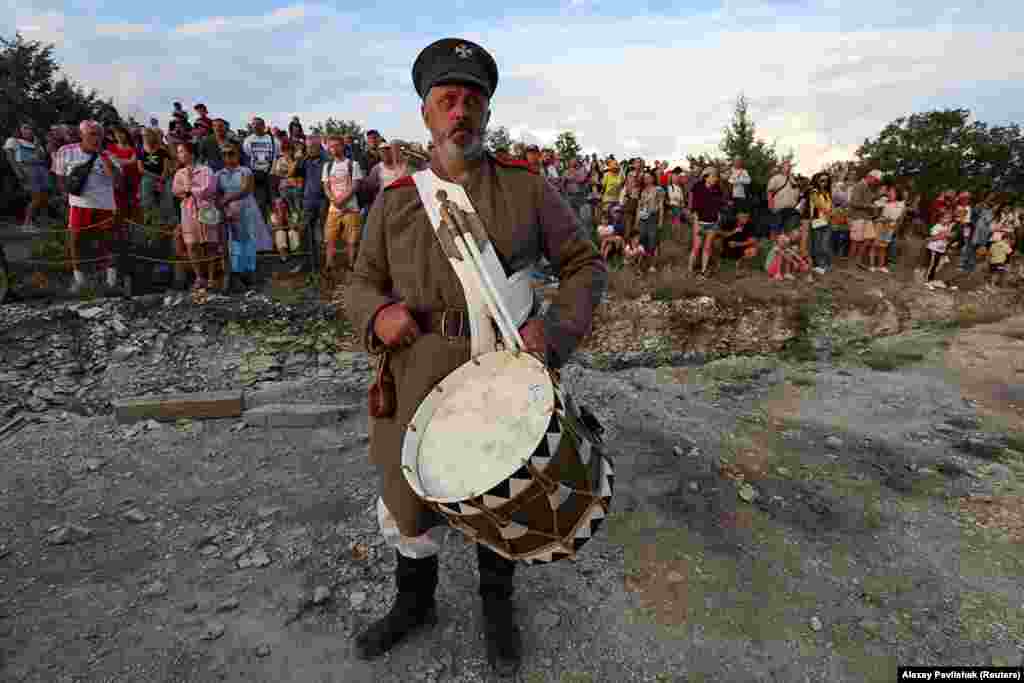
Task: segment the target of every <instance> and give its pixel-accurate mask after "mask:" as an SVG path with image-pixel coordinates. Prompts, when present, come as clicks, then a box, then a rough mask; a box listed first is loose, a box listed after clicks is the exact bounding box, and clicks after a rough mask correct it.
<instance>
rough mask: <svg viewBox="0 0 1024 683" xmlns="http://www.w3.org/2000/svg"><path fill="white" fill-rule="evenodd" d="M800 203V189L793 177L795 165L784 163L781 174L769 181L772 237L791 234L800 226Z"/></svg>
mask: <svg viewBox="0 0 1024 683" xmlns="http://www.w3.org/2000/svg"><path fill="white" fill-rule="evenodd" d="M799 201H800V188H799V187H798V186H797V184H796V178H794V177H793V165H792V164H790V163H789V162H788V161H785V162H783V163H782V168H781V169H780V171H779V173H776V174H775V175H773V176H772V178H771V180H769V181H768V206H769V208H770V209H771V212H772V217H773V220H772V236H773V237H774V236H775V235H777V234H778V233H779V232H790V231H791V230H794V229H795V228H797V227H799V226H800V212H799V211H797V210H796V205H797V202H799Z"/></svg>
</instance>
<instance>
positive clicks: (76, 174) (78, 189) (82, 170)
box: [64, 152, 100, 197]
mask: <svg viewBox="0 0 1024 683" xmlns="http://www.w3.org/2000/svg"><path fill="white" fill-rule="evenodd" d="M99 156H100V155H99V152H94V153H93V154H92V155H91V156H90V157H89V160H88V161H85V162H83V163H81V164H78V165H77V166H75V167H74V168H73V169H71V172H70V173H68V175H67V180H66V181H65V183H64V186H65V187H66V188H67V191H68V194H73V195H75V196H76V197H80V196H82V193H83V192H85V185H86V183H87V182H88V181H89V174H90V173H92V167H93V166H94V165H95V164H96V159H98V158H99Z"/></svg>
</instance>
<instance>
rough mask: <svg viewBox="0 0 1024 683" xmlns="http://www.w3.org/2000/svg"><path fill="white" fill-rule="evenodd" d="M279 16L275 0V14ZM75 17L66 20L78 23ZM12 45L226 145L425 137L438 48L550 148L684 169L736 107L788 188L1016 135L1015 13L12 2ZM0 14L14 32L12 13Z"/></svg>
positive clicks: (729, 0) (1009, 8)
mask: <svg viewBox="0 0 1024 683" xmlns="http://www.w3.org/2000/svg"><path fill="white" fill-rule="evenodd" d="M285 1H286V2H287V0H285ZM72 5H74V9H72ZM13 8H14V12H13V16H14V27H10V28H8V29H4V34H5V35H9V34H10V33H11V32H12V31H13V29H17V30H19V31H21V32H22V34H23V35H24V36H25V37H26V38H28V39H37V40H43V41H47V42H52V43H55V44H56V45H57V54H58V56H59V58H60V59H61V60H62V62H63V63H64V65H65V70H66V71H67V72H68V73H69V74H70V75H71V76H72V77H73V78H75V79H77V80H79V81H80V82H82V83H84V84H86V85H87V86H89V87H95V88H98V89H99V90H101V91H102V92H103V93H105V94H109V95H111V96H113V97H114V100H115V103H116V104H117V105H118V106H119V107H120V108H121V110H122V112H127V113H133V114H135V115H136V117H137V118H141V116H143V115H144V116H146V118H148V117H149V116H150V115H153V116H157V117H158V118H159V119H160V121H161V124H162V125H166V121H167V118H168V115H169V113H170V110H171V102H172V101H175V100H178V101H181V102H182V103H183V104H184V105H185V106H186V108H188V109H191V106H192V104H194V103H195V102H197V101H203V102H205V103H206V104H207V105H208V106H209V107H210V111H211V113H212V114H213V115H214V116H224V117H225V118H227V119H228V120H229V121H230V122H231V123H232V125H233V126H235V127H238V126H239V125H241V124H242V122H243V121H244V120H247V119H248V118H250V117H251V116H253V115H256V114H260V115H263V116H264V117H265V118H267V119H268V120H269V121H271V122H272V123H274V124H278V125H282V126H283V125H284V124H286V123H287V122H288V120H289V119H290V117H291V116H292V115H295V114H297V115H298V116H300V117H301V119H302V120H303V121H304V122H313V121H318V120H322V119H324V118H326V117H328V116H335V117H341V118H346V119H348V118H354V119H356V120H358V121H360V122H362V123H363V124H364V125H365V126H369V127H374V128H378V129H380V130H381V131H382V132H383V133H384V135H385V137H392V136H393V137H401V138H405V139H412V140H420V141H423V140H425V139H426V131H425V129H424V127H423V124H422V122H421V120H420V118H419V113H418V112H419V103H418V101H417V98H416V95H415V91H414V90H413V87H412V84H411V79H410V69H411V65H412V62H413V61H414V60H415V58H416V55H417V54H418V52H419V51H420V50H421V49H422V48H423V47H424V46H426V45H427V44H429V43H430V42H432V41H433V40H436V39H438V38H441V37H448V36H459V37H464V38H468V39H470V40H473V41H476V42H479V43H481V44H482V45H484V46H485V47H487V48H488V49H489V50H490V51H491V52H492V54H493V55H494V56H495V59H496V60H497V62H498V66H499V69H500V71H501V78H500V83H499V86H498V91H497V93H496V94H495V98H494V100H493V102H492V106H493V109H494V114H493V118H492V124H493V125H504V126H507V127H508V128H509V129H510V130H511V131H512V133H513V135H514V136H516V137H518V138H521V139H526V140H529V141H535V142H538V143H550V142H552V141H553V140H554V138H555V137H556V135H557V134H558V132H559V131H562V130H573V131H575V133H576V135H577V138H578V139H579V140H580V142H581V144H582V145H583V147H584V149H585V150H587V151H596V152H599V153H601V154H608V153H614V154H616V155H617V156H620V157H621V156H623V155H642V156H645V157H647V158H668V159H678V158H681V157H683V156H685V155H686V154H688V153H696V152H701V151H714V149H715V147H716V146H717V143H718V141H719V140H720V138H721V129H722V127H723V126H724V125H726V124H727V123H728V120H729V118H730V115H731V111H732V106H733V102H734V100H735V98H736V96H737V95H738V94H739V93H740V92H743V93H745V94H746V96H747V97H748V99H749V100H750V103H751V111H752V114H753V116H754V118H755V121H756V122H757V124H758V129H759V133H760V134H761V135H762V136H763V137H765V138H766V139H768V140H770V141H772V140H773V141H776V142H777V143H778V145H779V147H780V149H782V150H789V149H792V150H794V151H795V153H796V155H797V162H798V164H799V167H800V169H801V170H802V171H805V172H813V171H815V170H817V169H818V168H819V167H820V166H821V165H822V164H824V163H827V162H828V161H831V160H834V159H843V158H849V157H850V156H851V155H852V153H853V151H854V150H855V149H856V147H857V145H858V144H859V143H861V142H862V141H863V139H864V138H865V137H866V136H871V135H874V134H875V133H877V132H878V131H879V130H880V129H881V127H882V126H884V125H885V124H886V123H888V122H889V121H891V120H893V119H894V118H896V117H898V116H902V115H905V114H908V113H911V112H914V111H924V110H928V109H933V108H939V107H960V106H963V107H968V108H970V109H972V110H973V111H974V113H975V115H976V116H977V117H978V118H979V119H981V120H983V121H987V122H989V123H1005V122H1008V121H1021V120H1024V9H1022V8H1024V4H1022V3H1019V2H1018V1H1017V0H973V2H971V3H965V4H964V6H963V7H943V6H942V5H941V4H936V3H933V2H925V1H924V0H895V2H893V1H892V0H888V1H883V0H859V1H858V2H845V3H841V2H840V0H806V1H804V0H774V1H772V2H756V1H754V0H724V2H721V1H719V0H691V2H690V3H688V4H686V5H679V4H676V3H674V2H672V1H671V0H649V1H648V2H646V3H644V2H616V3H611V2H604V1H601V0H596V1H592V0H566V2H564V3H562V4H558V3H557V2H556V3H542V2H537V1H536V0H531V1H530V2H528V3H527V4H523V5H519V6H518V7H517V8H515V9H513V8H512V7H510V6H506V5H504V4H503V3H495V2H486V1H484V2H468V1H467V0H456V2H454V3H447V4H446V3H436V2H431V3H426V2H422V1H412V2H410V1H408V0H397V1H396V2H390V3H380V4H378V3H366V4H365V5H353V4H349V3H347V2H341V3H337V4H333V5H325V4H317V3H298V4H279V3H275V2H274V1H273V0H249V1H247V2H242V0H221V2H209V1H208V0H176V1H175V2H139V1H138V0H105V1H104V2H100V1H99V0H84V2H76V3H68V2H64V1H62V0H13ZM7 16H11V14H10V13H7Z"/></svg>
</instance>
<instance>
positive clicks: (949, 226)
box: [924, 211, 953, 289]
mask: <svg viewBox="0 0 1024 683" xmlns="http://www.w3.org/2000/svg"><path fill="white" fill-rule="evenodd" d="M952 235H953V213H952V212H951V211H943V212H942V215H941V218H940V219H939V222H938V223H936V224H935V225H934V226H932V229H931V235H930V239H929V240H928V257H929V263H928V273H927V274H926V275H925V278H924V280H925V285H924V286H925V287H927V288H928V289H935V288H936V287H940V288H943V289H945V287H946V283H945V282H943V281H942V280H935V273H936V271H937V270H938V269H939V265H940V264H941V262H942V258H943V257H944V256H945V254H946V247H947V245H948V243H949V240H950V238H951V237H952Z"/></svg>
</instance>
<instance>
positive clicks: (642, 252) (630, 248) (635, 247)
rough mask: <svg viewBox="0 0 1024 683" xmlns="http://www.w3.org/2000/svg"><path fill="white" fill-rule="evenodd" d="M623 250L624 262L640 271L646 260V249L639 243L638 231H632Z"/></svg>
mask: <svg viewBox="0 0 1024 683" xmlns="http://www.w3.org/2000/svg"><path fill="white" fill-rule="evenodd" d="M624 251H625V254H626V264H627V265H630V266H634V267H636V268H637V269H638V270H641V271H642V270H643V269H644V263H645V262H646V260H647V250H646V249H644V245H642V244H640V233H638V232H637V233H633V236H632V237H630V238H629V242H628V243H627V244H626V247H625V250H624Z"/></svg>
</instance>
